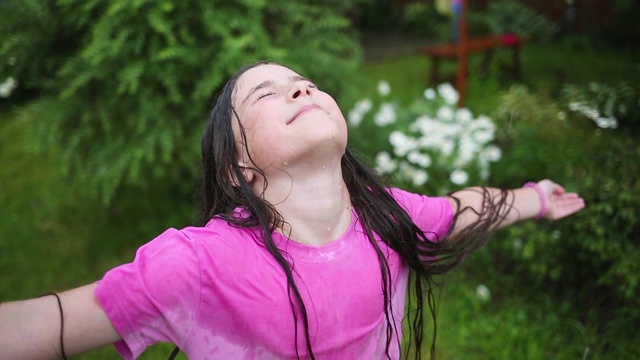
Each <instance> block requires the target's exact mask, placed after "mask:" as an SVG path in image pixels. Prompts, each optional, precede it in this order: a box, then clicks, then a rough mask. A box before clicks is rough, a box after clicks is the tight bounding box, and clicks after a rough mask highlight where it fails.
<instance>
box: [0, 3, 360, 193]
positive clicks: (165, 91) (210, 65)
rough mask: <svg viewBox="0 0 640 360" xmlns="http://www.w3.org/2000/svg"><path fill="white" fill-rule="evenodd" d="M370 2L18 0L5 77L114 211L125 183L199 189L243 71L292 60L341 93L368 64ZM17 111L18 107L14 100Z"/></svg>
mask: <svg viewBox="0 0 640 360" xmlns="http://www.w3.org/2000/svg"><path fill="white" fill-rule="evenodd" d="M357 3H359V0H353V1H328V2H317V1H310V2H289V1H286V0H274V1H269V2H267V1H264V0H244V1H234V2H228V1H207V0H196V1H177V0H164V1H147V0H135V1H134V0H132V1H120V0H109V1H85V0H58V1H44V0H40V1H38V0H31V1H22V0H7V1H3V2H0V33H2V34H3V42H2V46H1V47H0V58H1V59H10V61H2V62H0V79H2V80H4V79H5V78H7V77H13V78H15V79H16V80H17V82H18V84H19V85H18V88H17V89H15V90H14V93H15V96H16V98H20V97H21V96H26V95H25V94H27V95H28V96H30V98H32V99H35V100H34V101H32V102H29V103H28V104H27V105H26V106H25V107H24V108H23V109H22V111H21V113H22V116H24V117H26V118H31V119H34V123H36V124H37V128H38V130H39V131H38V134H39V137H38V138H37V140H36V142H37V143H41V144H42V146H43V148H44V149H47V148H49V147H51V146H52V144H58V145H61V147H62V149H64V153H63V156H64V162H63V166H64V168H65V171H66V172H67V173H69V174H73V176H74V178H76V179H78V180H80V181H81V184H82V188H84V189H87V193H88V194H92V195H99V196H100V197H101V198H102V199H103V201H105V202H109V201H110V199H111V198H112V197H113V195H114V194H115V192H116V190H117V189H119V188H120V187H121V186H122V185H130V186H131V185H133V186H136V187H146V186H148V185H149V184H151V183H152V182H165V183H171V184H174V185H175V189H176V191H178V192H180V191H182V192H185V191H190V190H191V189H192V187H193V178H194V177H195V173H196V172H197V171H198V166H197V164H198V160H197V159H198V158H199V155H198V153H199V150H198V144H199V137H200V134H201V130H202V128H203V127H204V123H205V120H206V117H207V114H208V111H209V106H210V102H211V99H212V97H213V95H214V94H215V93H216V91H217V89H219V88H220V87H221V85H222V84H223V83H224V81H225V80H226V78H227V77H228V76H229V75H231V74H232V73H234V72H235V71H236V70H237V69H238V68H239V67H241V66H242V65H246V64H249V63H253V62H255V61H257V60H264V59H269V60H274V61H279V62H284V63H286V64H287V65H289V66H292V67H293V68H294V69H296V70H298V71H300V72H302V73H304V74H305V76H309V77H311V78H313V79H316V80H317V82H318V83H319V84H320V85H321V86H323V87H324V88H326V89H328V90H330V91H332V92H333V93H334V94H336V95H338V94H339V93H340V91H341V90H344V86H343V85H344V84H348V83H349V82H348V81H347V80H348V79H349V78H350V76H351V74H352V72H353V70H354V69H355V68H356V66H357V65H358V64H359V59H360V53H361V49H360V45H359V44H358V42H357V41H356V34H355V32H354V31H353V30H352V28H351V24H350V21H349V20H348V18H347V17H346V14H347V12H348V11H349V10H350V9H352V8H353V7H354V6H355V4H357ZM5 101H7V100H5Z"/></svg>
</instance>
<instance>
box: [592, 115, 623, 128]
mask: <svg viewBox="0 0 640 360" xmlns="http://www.w3.org/2000/svg"><path fill="white" fill-rule="evenodd" d="M593 121H595V123H596V125H598V127H600V128H603V129H616V128H617V127H618V119H616V118H615V117H610V118H605V117H599V118H596V119H594V120H593Z"/></svg>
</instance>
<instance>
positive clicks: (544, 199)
mask: <svg viewBox="0 0 640 360" xmlns="http://www.w3.org/2000/svg"><path fill="white" fill-rule="evenodd" d="M523 188H534V189H535V190H536V192H537V193H538V197H540V212H539V213H538V215H536V220H540V219H542V218H543V217H544V216H545V215H547V211H549V208H548V206H547V194H545V193H544V191H543V190H542V188H541V187H540V185H538V183H534V182H528V183H526V184H524V186H523Z"/></svg>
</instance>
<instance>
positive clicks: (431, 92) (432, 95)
mask: <svg viewBox="0 0 640 360" xmlns="http://www.w3.org/2000/svg"><path fill="white" fill-rule="evenodd" d="M422 95H423V96H424V98H425V99H427V100H433V99H435V98H436V92H435V90H433V89H432V88H428V89H427V90H425V91H424V93H422Z"/></svg>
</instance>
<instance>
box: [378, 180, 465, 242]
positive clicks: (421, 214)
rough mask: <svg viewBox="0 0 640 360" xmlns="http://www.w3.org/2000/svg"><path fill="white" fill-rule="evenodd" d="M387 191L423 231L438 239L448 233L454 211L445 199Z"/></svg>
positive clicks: (392, 189) (396, 189)
mask: <svg viewBox="0 0 640 360" xmlns="http://www.w3.org/2000/svg"><path fill="white" fill-rule="evenodd" d="M388 191H389V193H390V194H391V196H392V197H393V198H394V199H395V200H396V201H397V202H398V204H400V206H402V208H404V210H405V211H406V212H407V214H409V216H410V217H411V219H412V220H413V222H414V223H415V224H416V225H417V226H418V227H419V228H420V229H422V230H423V231H425V232H430V233H435V234H436V235H437V236H438V237H439V238H442V237H443V236H444V235H445V234H446V233H447V232H448V231H449V228H450V227H451V224H452V222H453V218H454V216H455V211H454V206H453V204H452V203H451V201H450V200H449V199H448V198H447V197H442V196H433V197H432V196H426V195H421V194H415V193H411V192H408V191H405V190H402V189H398V188H389V189H388Z"/></svg>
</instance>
